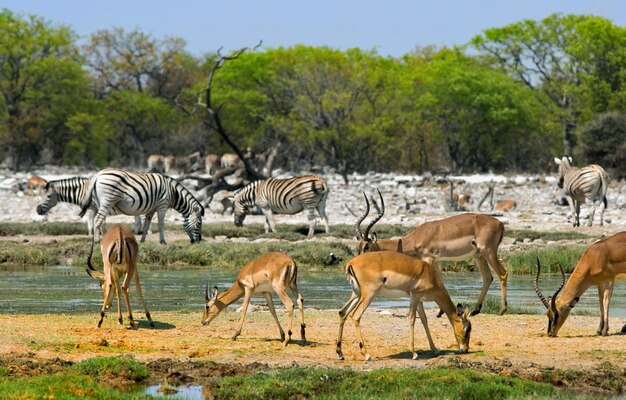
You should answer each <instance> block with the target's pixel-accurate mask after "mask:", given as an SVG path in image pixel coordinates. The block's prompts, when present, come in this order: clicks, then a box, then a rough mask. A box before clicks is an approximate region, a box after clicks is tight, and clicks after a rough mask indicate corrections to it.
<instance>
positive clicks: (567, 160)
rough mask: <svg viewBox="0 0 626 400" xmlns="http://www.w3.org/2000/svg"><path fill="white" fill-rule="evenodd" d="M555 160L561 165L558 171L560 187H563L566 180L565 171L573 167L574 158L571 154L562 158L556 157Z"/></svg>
mask: <svg viewBox="0 0 626 400" xmlns="http://www.w3.org/2000/svg"><path fill="white" fill-rule="evenodd" d="M554 162H555V163H556V165H557V166H558V167H559V171H558V172H557V174H558V175H557V177H558V179H559V182H558V183H557V185H558V187H559V188H561V189H562V188H563V181H564V180H565V172H566V171H567V170H568V169H570V168H571V167H572V164H573V163H574V160H573V159H572V157H570V156H565V157H563V158H562V159H558V158H556V157H554Z"/></svg>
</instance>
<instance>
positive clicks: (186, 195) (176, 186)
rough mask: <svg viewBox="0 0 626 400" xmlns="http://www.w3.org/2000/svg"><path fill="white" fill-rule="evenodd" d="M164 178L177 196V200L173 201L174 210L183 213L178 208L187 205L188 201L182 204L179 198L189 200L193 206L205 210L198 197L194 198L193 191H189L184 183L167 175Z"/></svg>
mask: <svg viewBox="0 0 626 400" xmlns="http://www.w3.org/2000/svg"><path fill="white" fill-rule="evenodd" d="M162 176H163V179H164V180H165V182H166V183H167V184H168V186H169V187H170V189H171V190H172V193H173V194H174V195H175V196H177V198H176V199H172V200H174V201H173V204H172V205H173V206H175V207H174V208H175V209H176V211H178V212H181V210H179V209H178V208H177V207H179V206H180V205H181V204H182V205H183V206H184V204H185V203H186V201H183V202H182V203H179V202H180V199H179V198H178V197H180V198H182V199H188V200H189V201H190V202H192V203H193V205H198V206H200V207H201V208H202V209H204V207H203V206H202V204H201V203H200V202H199V201H198V199H196V196H194V195H193V193H191V191H189V189H187V188H186V187H185V186H184V185H183V184H182V183H180V181H179V180H177V179H174V178H172V177H170V176H167V175H162ZM192 208H193V207H192ZM181 213H182V212H181ZM183 215H184V214H183Z"/></svg>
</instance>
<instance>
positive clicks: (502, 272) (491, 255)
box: [481, 251, 509, 315]
mask: <svg viewBox="0 0 626 400" xmlns="http://www.w3.org/2000/svg"><path fill="white" fill-rule="evenodd" d="M481 255H482V257H484V258H485V260H487V263H488V264H489V266H490V267H491V269H493V270H494V272H495V273H496V275H497V276H498V279H499V280H500V311H499V314H500V315H502V314H504V313H505V312H506V310H507V306H508V303H507V301H506V297H507V287H506V284H507V281H508V279H509V273H508V272H507V271H506V269H505V268H504V266H503V265H502V263H501V262H500V260H499V259H498V253H496V252H495V251H485V252H484V253H481Z"/></svg>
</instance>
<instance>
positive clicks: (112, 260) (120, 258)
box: [87, 224, 154, 328]
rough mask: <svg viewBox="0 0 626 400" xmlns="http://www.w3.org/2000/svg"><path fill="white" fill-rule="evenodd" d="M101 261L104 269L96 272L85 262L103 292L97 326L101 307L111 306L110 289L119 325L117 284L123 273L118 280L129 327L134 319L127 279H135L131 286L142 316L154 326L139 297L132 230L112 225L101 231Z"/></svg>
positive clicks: (120, 225)
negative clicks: (104, 231)
mask: <svg viewBox="0 0 626 400" xmlns="http://www.w3.org/2000/svg"><path fill="white" fill-rule="evenodd" d="M101 246H102V261H103V262H104V271H103V272H100V271H96V270H95V269H94V268H93V267H92V266H91V263H89V264H88V266H89V269H88V270H87V273H88V274H89V276H91V277H92V278H94V279H98V280H99V281H100V287H101V288H102V291H103V292H104V303H103V304H102V310H101V311H100V320H99V321H98V328H100V326H101V325H102V320H103V319H104V310H106V309H107V308H109V307H110V306H111V302H112V301H113V291H112V290H111V289H114V290H115V294H116V295H117V320H118V322H119V324H120V325H122V308H121V307H120V291H119V283H120V277H121V276H122V275H123V276H124V281H123V282H122V293H124V301H125V302H126V309H127V310H128V319H129V321H130V326H131V327H132V328H134V327H135V321H134V320H133V314H132V312H131V309H130V301H129V299H128V287H129V286H130V281H131V280H132V279H133V278H135V288H136V289H137V294H139V299H140V300H141V304H143V308H144V310H145V311H146V318H148V321H149V323H150V326H151V327H154V322H152V318H151V317H150V311H148V307H147V306H146V301H145V300H144V298H143V293H142V292H141V285H140V284H139V271H138V270H137V256H138V254H139V245H138V244H137V240H136V239H135V236H134V235H133V232H132V231H131V230H130V229H129V228H128V227H127V226H126V225H122V224H115V225H113V226H112V227H111V229H109V230H108V231H107V233H105V234H104V236H103V237H102V243H101Z"/></svg>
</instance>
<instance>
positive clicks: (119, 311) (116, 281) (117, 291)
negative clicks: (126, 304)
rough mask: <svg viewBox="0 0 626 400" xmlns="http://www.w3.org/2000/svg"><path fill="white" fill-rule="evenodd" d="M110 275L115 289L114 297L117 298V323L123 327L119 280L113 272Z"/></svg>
mask: <svg viewBox="0 0 626 400" xmlns="http://www.w3.org/2000/svg"><path fill="white" fill-rule="evenodd" d="M111 275H112V279H111V280H112V281H113V287H114V288H115V296H116V297H117V322H118V324H120V325H124V320H123V319H122V302H121V298H120V282H119V281H120V279H119V277H118V276H117V273H116V272H113V273H112V274H111Z"/></svg>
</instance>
